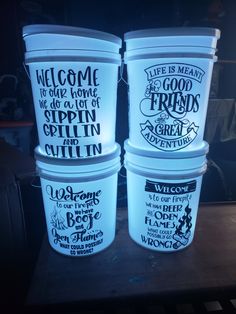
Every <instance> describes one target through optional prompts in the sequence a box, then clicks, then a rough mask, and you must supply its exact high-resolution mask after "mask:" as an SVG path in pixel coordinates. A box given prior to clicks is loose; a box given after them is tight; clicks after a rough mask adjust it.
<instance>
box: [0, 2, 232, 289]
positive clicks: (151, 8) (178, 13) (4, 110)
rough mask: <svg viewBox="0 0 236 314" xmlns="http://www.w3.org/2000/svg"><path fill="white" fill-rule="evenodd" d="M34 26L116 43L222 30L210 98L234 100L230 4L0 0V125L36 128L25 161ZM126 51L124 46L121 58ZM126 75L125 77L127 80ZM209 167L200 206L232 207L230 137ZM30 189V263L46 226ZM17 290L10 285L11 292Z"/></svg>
mask: <svg viewBox="0 0 236 314" xmlns="http://www.w3.org/2000/svg"><path fill="white" fill-rule="evenodd" d="M37 23H39V24H40V23H45V24H62V25H71V26H78V27H85V28H92V29H97V30H101V31H105V32H109V33H113V34H114V35H117V36H119V37H121V38H123V35H124V33H125V32H128V31H132V30H137V29H144V28H158V27H174V26H208V27H217V28H219V29H220V30H221V39H220V40H219V42H218V52H217V55H218V57H219V62H218V63H216V65H215V68H216V69H217V66H219V69H220V72H219V73H220V75H219V77H218V78H217V82H216V85H217V90H216V92H215V94H214V95H213V96H211V97H214V98H217V99H219V100H224V101H225V100H227V99H233V100H234V99H235V98H236V1H234V0H204V1H200V0H198V1H195V0H143V1H139V0H136V1H134V0H119V1H114V0H113V1H105V0H97V1H95V0H90V1H89V0H83V1H82V0H32V1H23V0H21V1H18V0H10V1H1V2H0V42H1V46H0V125H1V121H3V120H4V121H6V120H7V121H17V122H19V121H29V120H30V121H32V122H34V125H33V127H32V129H31V130H30V133H29V137H28V138H27V140H24V141H23V142H24V143H23V144H24V146H22V147H21V146H20V145H19V147H17V149H21V150H23V151H24V152H26V154H28V155H29V156H31V157H33V150H34V148H35V146H36V145H38V138H37V129H36V124H35V117H34V107H33V101H32V95H31V86H30V81H29V78H28V76H27V74H26V71H25V69H24V66H23V62H24V51H25V47H24V42H23V39H22V27H23V26H24V25H28V24H37ZM124 49H125V47H124V46H123V47H122V50H121V52H122V53H123V51H124ZM5 75H7V77H6V76H5ZM124 76H125V77H126V73H124ZM226 105H227V104H226ZM235 118H236V114H235V116H234V115H232V116H230V117H229V119H230V121H229V123H231V122H232V120H233V119H235ZM0 131H2V128H0ZM0 137H1V134H0ZM127 137H128V99H127V86H126V85H125V83H124V82H122V81H121V82H120V83H119V84H118V100H117V123H116V139H117V141H118V142H119V143H120V144H121V145H123V142H124V140H125V139H126V138H127ZM23 144H22V145H23ZM25 147H28V148H25ZM0 155H1V151H0ZM209 160H213V161H214V163H209V167H208V171H207V173H206V174H205V175H204V179H203V185H202V192H201V201H204V202H215V201H223V202H224V201H231V200H233V201H235V200H236V140H235V139H234V138H231V139H230V140H229V141H224V142H222V141H220V140H219V141H217V136H216V140H215V141H214V142H213V143H211V144H210V152H209ZM123 175H124V176H123ZM0 180H2V178H1V177H0ZM31 183H32V182H31ZM31 183H30V182H27V183H24V184H23V183H21V193H22V202H23V208H24V210H25V216H26V217H25V218H26V224H27V228H28V233H29V235H28V238H29V240H30V241H31V243H32V245H31V247H32V248H34V254H35V255H34V256H36V255H37V252H38V249H39V246H40V241H41V239H42V235H43V233H44V230H45V222H44V216H43V206H42V197H41V190H40V189H37V188H35V187H32V184H31ZM122 206H126V179H125V170H124V169H122V171H121V175H120V176H119V189H118V207H122ZM0 207H1V205H0ZM3 236H4V235H3ZM13 267H15V265H13ZM7 280H8V278H7ZM15 283H16V282H14V278H13V283H12V285H11V288H10V291H11V292H12V287H14V285H15Z"/></svg>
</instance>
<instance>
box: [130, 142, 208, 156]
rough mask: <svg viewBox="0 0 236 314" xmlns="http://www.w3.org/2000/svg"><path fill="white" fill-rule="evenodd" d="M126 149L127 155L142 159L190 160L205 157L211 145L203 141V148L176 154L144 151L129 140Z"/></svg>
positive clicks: (175, 152)
mask: <svg viewBox="0 0 236 314" xmlns="http://www.w3.org/2000/svg"><path fill="white" fill-rule="evenodd" d="M124 149H125V151H126V152H127V153H129V154H131V155H138V156H140V157H144V158H145V157H148V158H154V159H156V158H159V159H163V158H164V159H170V160H172V159H189V158H195V157H200V156H204V155H206V154H207V153H208V152H209V144H208V143H207V142H206V141H202V147H200V146H199V147H197V148H196V149H195V150H189V151H183V150H182V151H180V150H178V151H174V152H172V151H171V152H166V151H165V152H163V151H151V150H144V149H140V148H137V147H134V146H132V144H130V143H129V139H126V140H125V142H124Z"/></svg>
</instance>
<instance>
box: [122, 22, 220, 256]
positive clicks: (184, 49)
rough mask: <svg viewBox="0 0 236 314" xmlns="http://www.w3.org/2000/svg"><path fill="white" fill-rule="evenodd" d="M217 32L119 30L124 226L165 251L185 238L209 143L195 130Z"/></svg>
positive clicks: (202, 113)
mask: <svg viewBox="0 0 236 314" xmlns="http://www.w3.org/2000/svg"><path fill="white" fill-rule="evenodd" d="M219 37H220V31H219V30H217V29H212V28H168V29H165V28H163V29H147V30H139V31H133V32H128V33H126V34H125V42H126V52H125V58H124V60H125V63H126V64H127V73H128V82H129V139H128V140H126V142H125V151H126V154H125V167H126V169H127V189H128V191H127V192H128V220H129V234H130V236H131V238H132V239H133V240H134V241H135V242H137V243H138V244H140V245H142V246H143V247H146V248H149V249H152V250H156V251H162V252H173V251H177V250H181V249H183V248H185V247H187V246H188V245H189V244H190V243H191V242H192V240H193V237H194V230H195V225H196V218H197V212H198V204H199V196H200V190H201V182H202V175H203V174H204V172H205V171H206V168H207V159H206V154H207V152H208V148H209V145H208V143H206V142H205V141H204V140H203V135H204V128H205V120H206V113H207V105H208V97H209V90H210V84H211V76H212V70H213V64H214V62H215V61H216V56H215V51H216V44H217V40H218V39H219Z"/></svg>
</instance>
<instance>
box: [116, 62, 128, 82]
mask: <svg viewBox="0 0 236 314" xmlns="http://www.w3.org/2000/svg"><path fill="white" fill-rule="evenodd" d="M124 66H125V62H124V59H123V58H122V60H121V64H120V71H119V76H120V78H119V79H118V83H120V82H121V81H123V82H124V83H125V84H126V85H128V82H127V81H126V79H125V78H124V75H123V74H124Z"/></svg>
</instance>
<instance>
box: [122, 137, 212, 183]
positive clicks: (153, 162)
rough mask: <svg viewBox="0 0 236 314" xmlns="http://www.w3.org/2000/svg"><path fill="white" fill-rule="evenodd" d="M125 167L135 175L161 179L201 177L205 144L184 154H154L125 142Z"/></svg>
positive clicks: (204, 166)
mask: <svg viewBox="0 0 236 314" xmlns="http://www.w3.org/2000/svg"><path fill="white" fill-rule="evenodd" d="M124 147H125V151H126V154H125V162H124V164H125V167H126V169H128V170H130V171H131V172H134V173H136V174H139V175H142V176H148V177H154V178H156V177H158V178H162V179H184V178H192V177H195V176H200V175H202V174H203V173H204V172H205V171H206V168H207V160H206V153H207V152H208V149H209V145H208V143H207V142H203V144H202V145H201V146H200V147H198V148H196V149H193V150H192V151H185V152H182V151H180V152H159V151H158V152H156V151H154V152H153V151H146V150H141V149H137V148H135V147H133V146H132V145H130V144H129V142H128V141H127V140H126V141H125V144H124Z"/></svg>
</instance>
